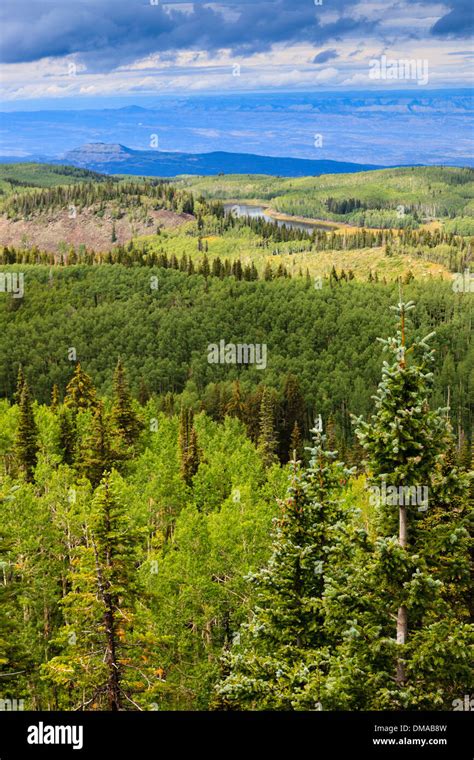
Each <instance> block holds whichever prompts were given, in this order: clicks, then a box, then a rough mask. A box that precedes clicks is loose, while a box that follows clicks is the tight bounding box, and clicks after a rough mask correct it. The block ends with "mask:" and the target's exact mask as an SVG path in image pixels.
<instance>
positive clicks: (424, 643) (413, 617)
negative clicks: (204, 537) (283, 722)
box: [325, 303, 471, 710]
mask: <svg viewBox="0 0 474 760" xmlns="http://www.w3.org/2000/svg"><path fill="white" fill-rule="evenodd" d="M412 308H413V304H411V303H409V304H403V303H400V304H399V305H398V307H397V311H398V314H399V318H400V323H401V325H400V330H399V331H398V332H397V335H396V337H394V338H390V339H388V340H385V341H383V344H384V348H385V350H387V351H388V352H389V353H391V354H392V355H393V361H392V363H390V364H389V363H387V362H384V365H383V370H382V381H381V383H380V385H379V388H378V392H377V396H376V398H375V403H376V412H375V414H374V415H373V417H372V419H371V420H370V422H368V423H367V422H364V421H362V420H361V419H359V420H358V421H357V423H358V429H357V434H358V437H359V439H360V442H361V444H362V446H363V448H364V450H365V453H366V457H367V462H366V465H367V468H368V474H369V485H370V490H371V498H372V501H373V506H374V509H375V516H376V530H377V534H376V535H375V536H372V537H368V536H365V537H361V536H360V535H359V536H357V535H355V534H354V537H353V538H354V540H352V541H347V542H346V544H345V545H341V546H340V547H339V562H336V561H333V562H332V563H331V567H330V572H329V574H328V577H327V579H326V580H327V589H326V598H325V606H326V624H327V627H328V629H330V630H332V631H333V634H334V636H335V637H337V635H339V637H340V640H339V644H338V645H337V646H336V648H335V653H334V654H333V656H332V658H331V667H330V669H329V675H328V678H327V680H326V685H325V701H326V704H327V706H328V707H332V708H337V709H367V710H371V709H400V708H422V707H424V708H428V709H429V708H436V707H443V706H444V707H445V709H450V702H451V701H452V699H453V698H455V697H456V696H458V692H460V690H464V689H466V688H467V686H468V685H469V684H470V683H471V675H470V670H469V643H468V642H469V640H470V636H471V630H470V627H469V625H468V608H467V604H466V603H465V595H464V594H463V589H465V588H466V584H468V582H469V545H470V540H469V533H468V530H467V509H466V504H467V486H468V483H467V477H466V476H465V475H463V474H462V473H461V472H459V471H458V470H457V469H456V468H455V467H454V466H453V464H452V462H450V461H449V457H448V460H447V459H446V452H447V450H448V446H449V423H448V420H447V416H446V410H445V409H438V410H435V411H433V410H431V409H430V407H429V397H430V392H431V389H432V385H433V374H432V372H431V366H432V363H433V360H434V352H433V351H432V350H431V349H430V346H429V338H430V337H431V336H428V337H427V338H424V339H421V340H414V341H412V343H411V345H410V347H407V345H406V338H405V332H406V325H405V317H406V315H407V313H408V312H409V311H411V309H412ZM335 551H337V547H335ZM344 557H346V558H347V563H348V564H350V566H351V568H352V572H351V574H350V576H348V575H347V572H345V571H344V570H341V567H342V565H343V560H344ZM462 693H464V691H462Z"/></svg>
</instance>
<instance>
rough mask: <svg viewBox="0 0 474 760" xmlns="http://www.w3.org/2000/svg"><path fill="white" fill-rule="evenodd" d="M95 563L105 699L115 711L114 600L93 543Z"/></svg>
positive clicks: (118, 705) (118, 706)
mask: <svg viewBox="0 0 474 760" xmlns="http://www.w3.org/2000/svg"><path fill="white" fill-rule="evenodd" d="M93 546H94V554H95V564H96V570H97V584H98V587H99V593H100V596H101V597H102V601H103V602H104V606H105V612H104V627H105V637H106V642H107V644H106V647H107V648H106V652H105V662H106V664H107V669H108V679H107V701H108V703H109V710H111V711H113V712H115V711H117V710H120V709H121V707H122V703H121V695H120V669H119V665H118V662H117V653H116V645H115V644H116V638H115V637H116V631H115V615H114V600H113V598H112V596H111V594H110V593H109V592H108V586H109V584H108V583H107V582H105V581H104V577H103V575H102V569H101V567H100V562H99V556H98V552H97V548H96V546H95V544H93Z"/></svg>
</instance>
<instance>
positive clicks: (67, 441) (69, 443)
mask: <svg viewBox="0 0 474 760" xmlns="http://www.w3.org/2000/svg"><path fill="white" fill-rule="evenodd" d="M76 444H77V424H76V415H75V414H74V413H73V412H72V411H71V410H70V409H68V408H67V407H64V406H63V407H62V408H61V410H60V412H59V446H60V449H61V455H62V460H63V462H64V463H65V464H68V465H72V464H74V459H75V455H76Z"/></svg>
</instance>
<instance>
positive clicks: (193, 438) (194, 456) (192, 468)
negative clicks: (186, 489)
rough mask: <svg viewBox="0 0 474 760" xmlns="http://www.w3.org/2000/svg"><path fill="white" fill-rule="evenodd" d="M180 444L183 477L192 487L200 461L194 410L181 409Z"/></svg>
mask: <svg viewBox="0 0 474 760" xmlns="http://www.w3.org/2000/svg"><path fill="white" fill-rule="evenodd" d="M178 443H179V451H180V461H181V477H182V478H183V480H184V481H185V483H186V484H187V485H188V486H190V485H191V484H192V479H193V477H194V475H195V474H196V472H197V471H198V468H199V461H200V453H199V446H198V441H197V433H196V430H195V428H194V412H193V410H192V409H185V408H184V407H182V408H181V414H180V418H179V439H178Z"/></svg>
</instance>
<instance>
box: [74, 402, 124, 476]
mask: <svg viewBox="0 0 474 760" xmlns="http://www.w3.org/2000/svg"><path fill="white" fill-rule="evenodd" d="M118 459H119V455H118V453H117V452H116V451H114V449H113V446H112V442H111V434H110V429H109V423H108V420H107V417H106V414H105V410H104V405H103V404H102V402H101V401H99V403H98V405H97V408H96V411H95V414H94V419H93V421H92V430H91V433H90V435H89V437H88V439H87V440H86V442H85V446H84V453H83V455H82V459H81V461H80V464H79V467H80V469H81V470H82V471H83V472H84V474H85V475H86V477H87V478H89V480H90V482H91V483H92V485H93V486H94V487H96V486H98V484H99V483H100V481H101V480H102V478H103V476H104V473H105V472H106V471H108V470H111V469H112V467H113V466H114V465H115V464H117V461H118Z"/></svg>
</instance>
